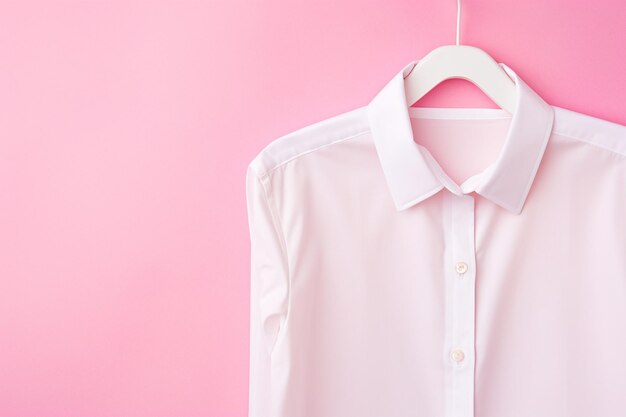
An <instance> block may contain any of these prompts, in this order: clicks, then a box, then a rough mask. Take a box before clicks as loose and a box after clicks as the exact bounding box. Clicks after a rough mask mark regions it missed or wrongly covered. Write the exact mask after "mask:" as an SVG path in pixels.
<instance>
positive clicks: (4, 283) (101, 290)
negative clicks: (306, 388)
mask: <svg viewBox="0 0 626 417" xmlns="http://www.w3.org/2000/svg"><path fill="white" fill-rule="evenodd" d="M455 19H456V1H454V0H449V1H441V0H437V1H432V0H431V1H423V0H422V1H417V0H411V1H382V0H381V1H363V0H361V1H345V0H344V1H321V2H307V3H304V2H294V1H286V0H285V1H275V0H273V1H247V2H244V1H234V0H228V1H227V0H222V1H206V2H200V1H196V2H191V1H176V2H175V1H145V2H137V1H131V2H129V1H126V2H121V1H120V2H112V1H73V2H71V1H57V2H46V3H44V2H41V3H34V2H18V1H15V2H7V1H5V2H2V3H1V4H0V57H1V60H0V62H1V64H0V97H1V100H0V158H1V160H0V195H1V197H0V201H1V203H2V204H1V206H0V338H1V339H0V415H1V416H11V417H19V416H33V417H34V416H37V417H42V416H46V417H53V416H68V417H69V416H85V417H98V416H115V417H118V416H125V417H134V416H212V417H213V416H214V417H229V416H245V415H246V410H247V399H248V397H247V395H248V391H247V390H248V385H247V384H248V380H247V378H248V356H247V355H248V325H249V323H248V314H249V310H248V308H249V307H248V302H249V298H248V297H249V281H248V280H249V275H248V274H249V252H248V250H249V241H248V229H247V218H246V212H245V196H244V192H245V189H244V175H245V168H246V165H247V163H248V162H249V161H250V160H251V159H252V157H253V156H254V155H256V153H257V152H258V151H259V150H260V149H261V148H262V147H263V146H265V145H266V144H267V143H269V142H270V141H271V140H273V139H275V138H277V137H279V136H281V135H283V134H286V133H289V132H290V131H293V130H295V129H297V128H300V127H303V126H305V125H308V124H310V123H314V122H316V121H319V120H322V119H324V118H327V117H330V116H333V115H334V114H337V113H340V112H343V111H347V110H351V109H353V108H356V107H360V106H362V105H365V104H367V102H369V100H370V99H371V98H372V97H373V96H374V95H375V94H376V93H377V92H378V91H379V90H380V88H382V86H383V85H384V83H386V82H387V81H388V80H389V79H390V78H391V77H392V76H393V75H394V74H395V73H396V72H397V71H399V70H400V69H401V68H402V66H403V65H405V64H406V63H408V62H409V61H410V60H412V59H417V58H419V57H421V56H423V55H425V54H426V53H427V52H428V51H430V50H431V49H433V48H435V47H437V46H439V45H443V44H451V43H454V42H455V25H456V20H455ZM625 22H626V3H624V2H623V1H619V0H614V1H609V0H603V1H593V2H592V1H572V0H568V1H565V0H559V1H555V0H553V1H545V0H524V1H520V0H516V1H513V0H506V1H503V0H497V1H495V0H493V1H478V0H465V1H464V2H463V15H462V26H461V43H466V44H470V45H475V46H479V47H481V48H483V49H485V50H486V51H487V52H489V53H490V54H491V55H492V56H493V57H494V58H496V60H498V61H500V62H505V63H506V64H507V65H509V66H510V67H511V68H513V69H514V70H515V71H516V72H517V73H518V74H519V75H520V76H521V77H522V78H523V79H524V80H525V81H526V82H527V83H528V84H529V85H530V86H531V87H532V88H533V89H535V91H537V92H538V93H539V94H540V95H541V96H542V97H543V98H544V99H545V100H546V101H548V102H549V103H550V104H553V105H556V106H560V107H565V108H568V109H571V110H575V111H579V112H583V113H587V114H589V115H592V116H596V117H601V118H605V119H607V120H610V121H613V122H618V123H621V124H626V107H625V105H624V98H625V96H624V93H625V91H626V77H624V74H623V72H624V68H625V66H626V52H625V51H626V49H624V44H623V43H624V40H625V39H626V25H625ZM417 105H418V106H433V107H447V106H449V107H459V106H467V107H495V104H494V103H492V102H491V101H490V100H489V99H488V98H487V97H486V96H485V95H483V93H481V92H480V90H478V88H476V87H474V86H473V85H472V84H471V83H470V82H468V81H464V80H450V81H446V82H444V83H443V84H441V85H440V86H438V87H436V88H435V89H434V90H433V92H431V93H429V94H428V95H427V96H426V97H425V98H424V99H422V100H420V102H418V104H417Z"/></svg>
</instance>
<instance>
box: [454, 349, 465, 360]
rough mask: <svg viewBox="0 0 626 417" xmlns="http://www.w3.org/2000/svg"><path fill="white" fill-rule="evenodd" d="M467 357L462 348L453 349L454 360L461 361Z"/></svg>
mask: <svg viewBox="0 0 626 417" xmlns="http://www.w3.org/2000/svg"><path fill="white" fill-rule="evenodd" d="M464 358H465V353H463V351H462V350H461V349H455V350H453V351H452V360H453V361H455V362H461V361H462V360H463V359H464Z"/></svg>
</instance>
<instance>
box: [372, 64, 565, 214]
mask: <svg viewBox="0 0 626 417" xmlns="http://www.w3.org/2000/svg"><path fill="white" fill-rule="evenodd" d="M418 62H419V61H417V60H415V61H411V62H410V63H408V64H407V65H406V66H405V67H404V68H403V69H402V70H401V71H400V72H398V73H397V74H396V75H395V76H394V77H393V78H392V79H391V80H390V81H389V82H388V83H387V84H386V85H385V86H384V87H383V89H382V90H381V91H380V92H379V93H378V94H377V95H376V96H375V97H374V99H373V100H372V101H371V102H370V103H369V104H368V106H367V114H368V119H369V122H370V128H371V132H372V136H373V138H374V143H375V146H376V152H377V154H378V158H379V160H380V163H381V166H382V169H383V172H384V175H385V179H386V181H387V185H388V187H389V190H390V192H391V196H392V198H393V202H394V204H395V207H396V209H397V210H398V211H399V210H404V209H407V208H409V207H411V206H412V205H414V204H417V203H419V202H420V201H422V200H425V199H426V198H428V197H430V196H432V195H434V194H436V193H437V192H438V191H439V190H441V189H443V188H444V187H446V188H448V189H449V190H450V191H451V192H453V193H455V194H459V195H460V194H467V193H469V192H471V191H475V192H476V193H477V194H480V195H481V196H483V197H485V198H487V199H489V200H491V201H492V202H494V203H495V204H497V205H499V206H501V207H503V208H505V209H507V210H509V211H510V212H512V213H514V214H520V213H521V211H522V208H523V206H524V203H525V201H526V197H527V195H528V193H529V191H530V187H531V184H532V182H533V179H534V177H535V173H536V172H537V169H538V167H539V164H540V162H541V158H542V156H543V153H544V150H545V147H546V145H547V142H548V139H549V137H550V134H551V131H552V125H553V121H554V109H553V108H552V106H550V105H549V104H548V103H546V102H545V101H544V100H543V99H542V98H541V97H539V96H538V95H537V94H536V93H535V92H534V91H533V90H532V89H531V88H530V87H529V86H528V85H527V84H526V83H525V82H524V81H523V80H522V79H521V78H520V77H519V76H518V75H517V74H516V73H515V71H513V70H512V69H511V68H509V67H508V66H507V65H505V64H503V63H498V64H499V65H500V66H501V67H502V68H503V69H504V70H505V71H506V72H507V74H508V75H509V76H510V77H511V78H512V79H513V81H514V82H515V85H516V89H517V107H516V110H515V112H514V114H513V115H512V119H511V123H510V126H509V131H508V133H507V137H506V139H505V141H504V143H503V146H502V148H501V151H500V154H499V156H498V158H497V159H496V161H494V162H493V163H492V164H491V165H489V166H488V167H487V168H486V169H485V170H484V171H483V172H481V173H479V174H476V175H473V176H472V177H470V178H468V179H467V180H465V181H464V182H463V184H461V185H457V184H455V183H454V182H453V181H452V180H451V179H450V178H449V177H448V175H447V174H446V173H445V172H443V170H442V169H441V167H440V166H439V164H438V163H437V162H436V161H435V160H434V159H433V157H432V156H431V154H430V152H429V151H428V150H427V149H426V148H425V147H424V146H422V145H420V144H418V143H416V142H415V141H414V138H413V131H412V129H411V121H410V116H409V110H408V106H407V102H406V96H405V85H404V78H405V77H406V76H407V75H408V74H409V73H410V72H411V70H412V69H413V67H414V66H415V65H416V64H417V63H418Z"/></svg>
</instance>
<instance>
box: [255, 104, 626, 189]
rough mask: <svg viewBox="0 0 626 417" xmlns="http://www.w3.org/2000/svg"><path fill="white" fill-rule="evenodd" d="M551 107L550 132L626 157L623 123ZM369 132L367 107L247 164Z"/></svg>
mask: <svg viewBox="0 0 626 417" xmlns="http://www.w3.org/2000/svg"><path fill="white" fill-rule="evenodd" d="M552 108H553V109H554V112H555V115H554V125H553V128H552V133H553V134H556V135H559V136H564V137H567V138H569V139H573V140H579V141H582V142H586V143H589V144H591V145H594V146H597V147H599V148H603V149H606V150H609V151H612V152H615V153H617V154H619V155H621V156H624V157H626V126H624V125H621V124H619V123H614V122H611V121H608V120H604V119H600V118H597V117H594V116H590V115H587V114H583V113H579V112H575V111H573V110H569V109H566V108H563V107H558V106H552ZM369 132H370V127H369V121H368V118H367V106H362V107H358V108H355V109H353V110H349V111H346V112H343V113H339V114H337V115H335V116H332V117H330V118H326V119H324V120H320V121H318V122H315V123H312V124H309V125H307V126H304V127H301V128H299V129H297V130H294V131H293V132H290V133H287V134H285V135H282V136H280V137H278V138H276V139H274V140H272V141H271V142H269V143H268V144H267V145H265V147H263V148H262V149H261V150H260V151H259V152H258V153H257V155H256V156H255V157H254V158H253V159H252V161H251V162H250V163H249V166H250V167H251V168H252V169H253V170H254V172H255V173H256V174H257V176H259V177H260V178H262V177H264V176H266V175H268V174H269V173H271V172H272V171H273V170H274V169H276V168H278V167H280V166H281V165H283V164H285V163H287V162H289V161H292V160H294V159H296V158H298V157H300V156H302V155H305V154H308V153H310V152H314V151H316V150H318V149H321V148H323V147H325V146H329V145H333V144H336V143H339V142H342V141H344V140H348V139H352V138H355V137H359V136H361V135H363V134H367V133H369Z"/></svg>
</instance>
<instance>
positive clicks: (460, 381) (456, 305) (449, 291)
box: [445, 193, 475, 417]
mask: <svg viewBox="0 0 626 417" xmlns="http://www.w3.org/2000/svg"><path fill="white" fill-rule="evenodd" d="M446 203H447V208H446V209H447V227H446V259H447V262H446V264H447V268H446V317H447V318H446V346H445V349H446V352H445V358H446V361H447V366H446V416H447V417H473V415H474V318H475V313H474V296H475V268H474V263H475V248H474V198H473V197H472V196H469V195H466V194H463V195H458V194H453V193H451V194H447V197H446Z"/></svg>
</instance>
